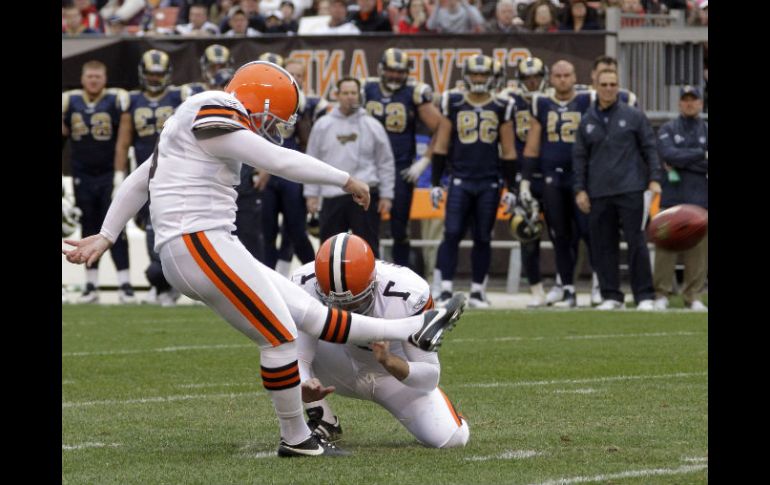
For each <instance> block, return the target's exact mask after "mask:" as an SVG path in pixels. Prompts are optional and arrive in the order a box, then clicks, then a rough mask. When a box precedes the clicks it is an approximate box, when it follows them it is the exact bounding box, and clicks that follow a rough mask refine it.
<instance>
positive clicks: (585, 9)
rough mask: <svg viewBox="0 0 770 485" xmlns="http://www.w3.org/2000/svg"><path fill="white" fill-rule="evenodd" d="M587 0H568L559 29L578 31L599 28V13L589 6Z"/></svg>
mask: <svg viewBox="0 0 770 485" xmlns="http://www.w3.org/2000/svg"><path fill="white" fill-rule="evenodd" d="M587 4H588V0H570V1H569V3H568V6H567V7H566V8H565V9H564V13H563V15H562V21H561V24H560V25H559V30H567V31H571V32H580V31H581V30H600V29H601V25H599V13H598V12H597V11H596V9H595V8H593V7H589V6H588V5H587Z"/></svg>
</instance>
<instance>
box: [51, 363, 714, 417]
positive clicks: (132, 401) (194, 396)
mask: <svg viewBox="0 0 770 485" xmlns="http://www.w3.org/2000/svg"><path fill="white" fill-rule="evenodd" d="M706 375H708V372H691V373H684V372H680V373H677V374H663V375H651V376H611V377H596V378H592V379H573V380H553V381H518V382H492V383H470V384H458V385H457V387H481V388H485V387H518V386H548V385H552V384H582V383H588V382H610V381H628V380H639V379H675V378H677V377H695V376H706ZM219 385H221V386H241V385H249V383H238V382H223V383H222V384H219ZM262 394H264V392H241V393H229V394H190V395H181V396H157V397H143V398H136V399H126V400H116V399H107V400H103V401H79V402H77V401H76V402H63V403H62V408H79V407H85V406H96V405H112V404H150V403H157V402H160V403H163V402H172V401H186V400H190V399H221V398H234V397H246V396H260V395H262Z"/></svg>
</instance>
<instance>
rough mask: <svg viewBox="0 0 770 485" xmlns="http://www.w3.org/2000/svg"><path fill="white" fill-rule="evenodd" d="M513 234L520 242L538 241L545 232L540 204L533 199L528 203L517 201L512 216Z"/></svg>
mask: <svg viewBox="0 0 770 485" xmlns="http://www.w3.org/2000/svg"><path fill="white" fill-rule="evenodd" d="M510 224H511V234H512V235H513V237H515V238H516V239H518V240H519V241H520V242H523V243H527V242H531V241H537V240H538V239H540V236H541V235H542V234H543V229H544V227H543V221H541V220H540V204H538V202H537V200H535V199H532V201H531V202H530V203H528V204H526V205H525V204H522V203H521V202H520V201H517V202H516V206H515V207H514V208H513V217H511V221H510Z"/></svg>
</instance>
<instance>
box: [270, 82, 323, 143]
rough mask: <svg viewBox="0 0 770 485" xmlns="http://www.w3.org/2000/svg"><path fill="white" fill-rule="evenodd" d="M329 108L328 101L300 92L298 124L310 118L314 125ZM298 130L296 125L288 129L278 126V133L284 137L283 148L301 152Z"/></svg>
mask: <svg viewBox="0 0 770 485" xmlns="http://www.w3.org/2000/svg"><path fill="white" fill-rule="evenodd" d="M328 107H329V102H328V101H326V99H324V98H322V97H320V96H316V95H314V94H313V95H308V96H306V95H305V94H303V93H302V92H300V96H299V107H297V123H299V121H300V120H301V119H303V118H305V117H309V118H310V123H311V125H312V123H315V122H316V121H317V120H318V118H320V117H321V116H323V115H325V114H326V112H327V108H328ZM296 128H297V127H296V124H295V125H294V126H291V127H288V128H287V127H286V126H285V125H278V131H279V132H280V133H281V136H283V144H281V146H282V147H284V148H289V149H291V150H297V151H299V148H300V147H299V140H298V139H297V129H296Z"/></svg>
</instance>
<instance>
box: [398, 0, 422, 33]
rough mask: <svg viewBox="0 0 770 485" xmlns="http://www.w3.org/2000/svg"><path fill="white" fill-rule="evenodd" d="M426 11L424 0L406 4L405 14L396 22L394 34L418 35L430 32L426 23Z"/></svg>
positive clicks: (413, 0)
mask: <svg viewBox="0 0 770 485" xmlns="http://www.w3.org/2000/svg"><path fill="white" fill-rule="evenodd" d="M427 21H428V10H427V9H426V8H425V0H409V1H408V2H407V3H406V9H405V14H404V15H403V16H402V17H401V19H400V20H399V21H398V26H397V28H396V32H397V33H399V34H420V33H425V32H430V30H428V26H427V25H426V22H427Z"/></svg>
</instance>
